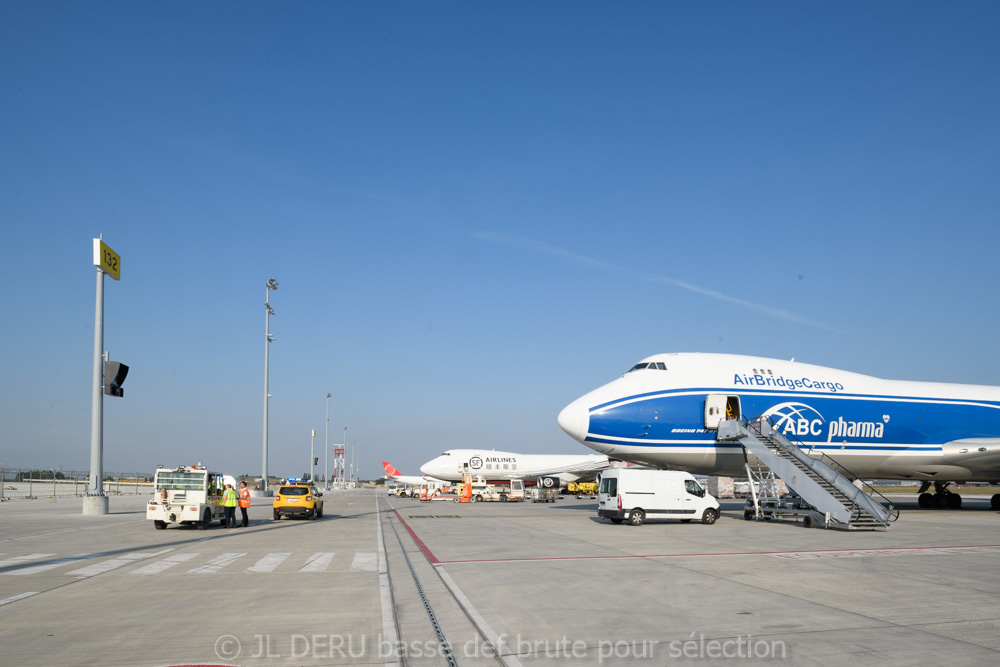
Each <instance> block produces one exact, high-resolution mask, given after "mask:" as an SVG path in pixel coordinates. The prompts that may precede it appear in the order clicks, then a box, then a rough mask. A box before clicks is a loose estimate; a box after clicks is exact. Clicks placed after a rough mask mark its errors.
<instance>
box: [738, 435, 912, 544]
mask: <svg viewBox="0 0 1000 667" xmlns="http://www.w3.org/2000/svg"><path fill="white" fill-rule="evenodd" d="M718 438H719V440H737V441H739V442H740V444H742V445H743V450H744V453H745V455H746V454H753V456H754V457H755V458H756V459H757V462H758V465H759V466H762V467H764V468H766V470H762V472H764V473H766V472H768V471H769V472H772V473H774V475H775V476H777V477H779V478H781V479H782V480H783V481H784V482H785V485H786V486H788V487H789V488H790V489H792V490H793V491H794V492H795V493H796V494H798V496H799V497H800V498H801V499H802V500H803V501H804V502H805V503H807V504H808V505H809V506H811V508H812V509H813V510H814V511H815V515H816V517H817V519H819V520H826V519H828V520H829V521H830V522H831V524H832V525H831V527H838V528H846V529H849V530H858V529H861V530H874V529H879V528H888V527H889V524H890V523H891V522H893V521H895V520H896V519H897V518H898V517H899V510H897V509H895V508H894V507H893V506H892V504H891V503H890V502H889V500H888V499H887V498H886V497H885V496H883V495H882V494H880V493H878V492H877V491H875V489H873V488H871V487H870V486H868V485H867V484H864V483H863V482H861V481H860V480H859V479H858V478H857V477H855V476H854V475H853V474H851V473H850V472H849V471H848V470H847V469H845V468H844V467H843V466H841V465H840V464H838V463H837V462H836V461H834V460H833V459H831V458H830V457H828V456H826V455H825V454H821V453H817V452H815V451H812V450H803V449H800V448H799V446H798V445H797V444H795V443H793V442H792V441H791V440H789V439H788V438H786V437H785V436H783V435H782V434H781V433H779V432H778V430H777V429H776V428H775V427H774V425H773V423H772V422H771V421H770V420H769V419H766V418H760V419H755V420H748V421H741V420H738V419H731V420H728V421H723V422H722V423H721V424H720V425H719V433H718ZM807 452H809V453H807ZM817 455H818V458H815V457H817ZM747 458H749V457H747ZM748 470H750V466H749V465H748ZM751 486H752V485H751ZM865 487H867V488H865ZM754 497H755V499H756V494H754ZM876 498H877V499H876Z"/></svg>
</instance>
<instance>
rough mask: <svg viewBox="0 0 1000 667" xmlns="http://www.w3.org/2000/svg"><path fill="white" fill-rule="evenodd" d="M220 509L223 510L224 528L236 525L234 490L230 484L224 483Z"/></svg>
mask: <svg viewBox="0 0 1000 667" xmlns="http://www.w3.org/2000/svg"><path fill="white" fill-rule="evenodd" d="M222 511H223V512H225V524H226V528H235V527H236V491H235V490H234V489H233V485H232V484H226V490H225V491H223V492H222Z"/></svg>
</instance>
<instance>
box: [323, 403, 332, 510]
mask: <svg viewBox="0 0 1000 667" xmlns="http://www.w3.org/2000/svg"><path fill="white" fill-rule="evenodd" d="M331 396H333V394H330V393H327V395H326V444H325V445H324V447H323V488H324V489H325V490H326V491H329V490H330V466H329V465H327V464H328V463H329V460H330V397H331Z"/></svg>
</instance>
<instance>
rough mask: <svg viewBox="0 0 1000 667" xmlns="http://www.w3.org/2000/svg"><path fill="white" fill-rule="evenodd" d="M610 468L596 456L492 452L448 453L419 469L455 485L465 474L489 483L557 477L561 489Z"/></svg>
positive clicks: (606, 460) (461, 450)
mask: <svg viewBox="0 0 1000 667" xmlns="http://www.w3.org/2000/svg"><path fill="white" fill-rule="evenodd" d="M607 467H608V457H607V456H598V455H596V454H515V453H513V452H498V451H496V450H492V449H449V450H448V451H446V452H445V453H444V454H441V456H438V457H437V458H435V459H431V460H430V461H428V462H427V463H425V464H423V465H422V466H420V472H422V473H424V474H425V475H434V476H435V477H440V478H441V479H446V480H449V481H452V482H460V481H462V474H463V473H467V474H470V475H482V476H483V477H485V478H486V480H487V481H489V480H509V479H524V478H528V479H531V478H535V477H558V478H559V481H560V485H566V484H568V483H569V482H575V481H578V480H580V479H594V478H595V477H596V476H597V473H598V472H599V471H601V470H604V469H605V468H607Z"/></svg>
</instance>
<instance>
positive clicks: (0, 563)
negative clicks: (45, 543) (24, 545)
mask: <svg viewBox="0 0 1000 667" xmlns="http://www.w3.org/2000/svg"><path fill="white" fill-rule="evenodd" d="M49 556H55V554H28V555H27V556H14V557H13V558H5V559H3V560H0V567H7V566H8V565H20V564H21V563H24V562H26V561H29V560H38V559H40V558H48V557H49Z"/></svg>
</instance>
